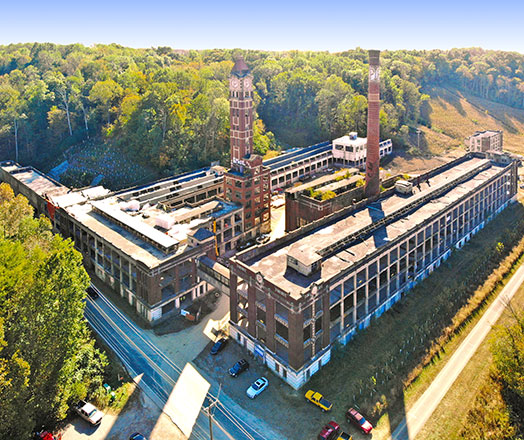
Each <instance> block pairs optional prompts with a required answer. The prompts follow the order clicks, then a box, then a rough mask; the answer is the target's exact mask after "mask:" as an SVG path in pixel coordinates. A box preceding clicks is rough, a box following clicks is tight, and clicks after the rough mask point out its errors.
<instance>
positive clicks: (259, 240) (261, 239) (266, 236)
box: [256, 234, 271, 244]
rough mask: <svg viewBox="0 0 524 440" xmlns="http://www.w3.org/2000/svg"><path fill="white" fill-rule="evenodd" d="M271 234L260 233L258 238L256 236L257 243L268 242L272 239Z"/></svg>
mask: <svg viewBox="0 0 524 440" xmlns="http://www.w3.org/2000/svg"><path fill="white" fill-rule="evenodd" d="M270 238H271V237H270V235H269V234H262V235H259V236H258V237H257V238H256V242H257V244H264V243H267V242H268V241H269V239H270Z"/></svg>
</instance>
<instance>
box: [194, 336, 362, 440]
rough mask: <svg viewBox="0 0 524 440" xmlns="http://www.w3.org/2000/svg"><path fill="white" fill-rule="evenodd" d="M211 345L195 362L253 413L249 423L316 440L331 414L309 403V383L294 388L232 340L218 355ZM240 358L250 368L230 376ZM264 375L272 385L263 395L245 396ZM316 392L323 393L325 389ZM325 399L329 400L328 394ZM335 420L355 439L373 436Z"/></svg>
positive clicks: (298, 439)
mask: <svg viewBox="0 0 524 440" xmlns="http://www.w3.org/2000/svg"><path fill="white" fill-rule="evenodd" d="M211 346H212V343H210V344H209V345H208V346H207V347H206V349H205V350H203V351H202V353H200V355H199V356H198V357H197V358H196V359H195V360H194V361H193V363H194V364H195V365H196V366H197V367H198V369H199V371H200V372H201V374H203V375H204V376H210V377H211V378H212V379H214V380H216V381H217V382H218V383H221V384H222V389H223V392H224V393H226V394H227V395H228V396H229V397H230V398H231V399H233V400H234V401H235V402H236V403H238V404H239V405H241V406H242V407H243V408H245V409H246V410H247V411H249V412H250V413H251V414H252V418H251V419H252V420H251V421H250V422H247V423H249V424H251V425H252V426H255V427H256V425H255V424H254V423H256V420H257V419H260V420H263V421H264V422H266V423H267V424H268V425H270V426H272V427H273V428H274V429H275V430H278V431H280V433H281V434H282V439H289V440H310V439H311V440H316V439H317V435H318V433H319V432H320V430H321V429H322V426H323V425H324V424H325V423H327V422H329V421H330V420H331V417H330V415H329V413H323V412H322V411H321V410H320V408H317V407H315V406H313V405H311V404H308V403H306V401H305V399H304V394H305V392H306V391H307V389H308V388H307V385H306V386H305V387H303V388H302V389H301V390H299V391H295V390H293V388H291V387H290V386H289V385H287V384H285V383H284V382H283V381H282V380H281V379H280V378H279V377H278V376H276V375H275V374H273V373H272V372H271V370H269V369H268V368H266V367H265V366H264V365H262V364H261V363H260V362H259V361H256V360H255V359H254V358H253V357H252V356H251V354H249V353H248V352H247V351H245V350H244V349H243V348H242V347H240V346H239V345H238V344H236V343H235V342H234V341H232V340H230V341H229V344H228V345H227V346H226V348H224V350H222V351H221V352H220V353H218V354H217V355H216V356H211V355H210V354H209V350H210V348H211ZM241 358H245V359H246V360H247V361H248V362H249V367H250V368H249V370H247V371H245V372H243V373H242V374H241V375H240V376H238V377H236V378H233V377H231V376H230V375H229V373H228V370H229V368H231V367H232V366H233V365H234V364H235V362H236V361H238V360H239V359H241ZM261 376H264V377H266V378H267V379H268V380H269V386H268V388H267V389H266V390H265V391H263V392H262V394H260V395H259V396H258V397H256V398H255V399H253V400H251V399H249V398H248V397H247V396H246V390H247V388H248V387H249V385H251V383H252V382H254V381H255V380H256V379H258V378H259V377H261ZM317 391H320V392H322V390H317ZM326 398H328V399H329V396H326ZM336 422H338V423H339V424H340V426H341V427H342V429H343V430H344V431H345V432H347V433H349V434H351V435H352V436H353V439H354V440H360V439H368V440H369V439H371V438H372V435H371V436H364V435H363V434H360V433H358V432H357V431H356V429H355V428H354V427H353V426H351V425H349V424H348V423H347V422H346V421H345V420H336ZM271 440H273V439H271ZM274 440H277V439H274Z"/></svg>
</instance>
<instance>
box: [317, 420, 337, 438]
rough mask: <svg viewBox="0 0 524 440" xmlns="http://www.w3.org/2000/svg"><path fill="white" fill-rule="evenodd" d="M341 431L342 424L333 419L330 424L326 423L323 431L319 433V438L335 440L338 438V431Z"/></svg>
mask: <svg viewBox="0 0 524 440" xmlns="http://www.w3.org/2000/svg"><path fill="white" fill-rule="evenodd" d="M339 432H340V425H339V424H338V423H337V422H334V421H333V420H331V421H330V422H329V423H328V424H326V425H325V426H324V427H323V428H322V431H320V433H319V434H318V437H317V439H318V440H335V439H336V438H337V435H338V433H339Z"/></svg>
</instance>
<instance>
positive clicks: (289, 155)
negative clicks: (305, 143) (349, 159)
mask: <svg viewBox="0 0 524 440" xmlns="http://www.w3.org/2000/svg"><path fill="white" fill-rule="evenodd" d="M331 149H332V146H331V142H321V143H320V144H315V145H310V146H309V147H303V148H293V149H291V150H290V151H287V152H285V153H284V154H281V155H280V156H277V157H274V158H272V159H267V160H265V161H264V162H263V163H264V166H266V167H269V169H270V170H271V172H277V171H278V170H279V169H280V168H284V167H285V166H287V165H289V164H291V163H293V162H299V161H301V160H303V159H308V158H310V157H313V156H316V155H317V154H321V153H324V152H325V151H330V150H331Z"/></svg>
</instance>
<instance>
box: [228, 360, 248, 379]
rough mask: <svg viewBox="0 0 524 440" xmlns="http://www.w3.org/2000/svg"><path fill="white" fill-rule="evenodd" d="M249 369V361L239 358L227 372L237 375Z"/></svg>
mask: <svg viewBox="0 0 524 440" xmlns="http://www.w3.org/2000/svg"><path fill="white" fill-rule="evenodd" d="M246 370H249V363H248V361H246V360H245V359H240V360H239V361H238V362H237V363H236V364H235V365H233V367H231V368H230V369H229V374H230V375H231V376H233V377H237V376H238V375H239V374H240V373H242V372H243V371H246Z"/></svg>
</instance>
